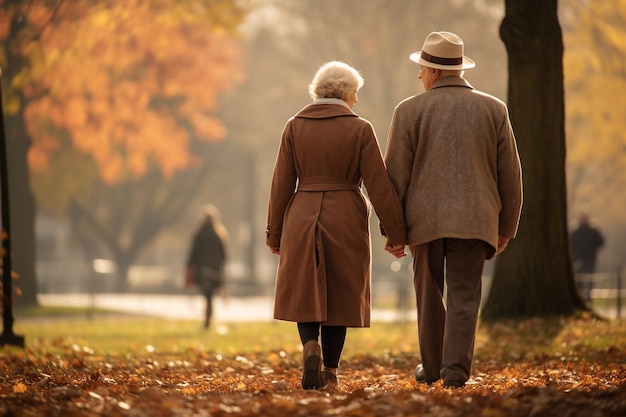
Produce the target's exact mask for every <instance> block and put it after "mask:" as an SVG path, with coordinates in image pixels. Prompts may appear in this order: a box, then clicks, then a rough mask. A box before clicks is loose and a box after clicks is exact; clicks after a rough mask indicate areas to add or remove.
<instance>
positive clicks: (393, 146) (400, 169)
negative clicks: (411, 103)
mask: <svg viewBox="0 0 626 417" xmlns="http://www.w3.org/2000/svg"><path fill="white" fill-rule="evenodd" d="M402 119H403V111H402V108H401V107H400V105H398V106H397V107H396V109H395V110H394V112H393V118H392V121H391V127H390V129H389V136H388V138H387V149H386V150H385V163H386V165H387V171H388V173H389V178H390V179H391V182H392V184H393V186H394V187H395V190H396V192H397V193H398V197H399V198H400V201H401V203H402V205H403V206H404V200H405V197H406V193H407V190H408V188H409V183H410V181H411V171H412V167H413V159H414V153H415V152H414V150H413V146H412V144H411V135H410V134H409V131H408V129H407V128H406V126H405V125H406V122H403V120H402Z"/></svg>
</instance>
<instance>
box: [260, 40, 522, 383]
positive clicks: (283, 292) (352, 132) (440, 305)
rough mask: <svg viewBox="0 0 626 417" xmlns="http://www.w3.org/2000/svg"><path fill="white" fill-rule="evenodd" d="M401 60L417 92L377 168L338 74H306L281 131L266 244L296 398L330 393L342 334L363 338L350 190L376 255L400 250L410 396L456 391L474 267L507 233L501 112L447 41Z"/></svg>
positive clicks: (471, 325) (375, 149)
mask: <svg viewBox="0 0 626 417" xmlns="http://www.w3.org/2000/svg"><path fill="white" fill-rule="evenodd" d="M410 59H411V60H412V61H414V62H416V63H417V64H419V79H421V80H422V83H423V86H424V90H425V92H424V93H422V94H419V95H416V96H413V97H410V98H407V99H405V100H404V101H402V102H401V103H400V104H398V106H397V107H396V109H395V111H394V115H393V121H392V123H391V129H390V132H389V137H388V142H387V149H386V153H385V157H384V159H383V156H382V153H381V150H380V147H379V144H378V141H377V138H376V136H375V133H374V129H373V128H372V125H371V124H370V123H369V122H368V121H367V120H365V119H363V118H361V117H359V116H358V115H357V114H355V113H354V112H353V111H352V107H353V106H354V105H355V104H356V103H357V101H358V100H357V92H358V90H359V89H360V88H361V87H362V86H363V78H362V77H361V75H360V74H359V72H358V71H357V70H355V69H354V68H352V67H350V66H349V65H346V64H345V63H342V62H336V61H334V62H329V63H326V64H324V65H323V66H322V67H321V68H319V70H318V71H317V73H316V74H315V76H314V78H313V81H312V82H311V84H310V86H309V93H310V95H311V97H312V98H313V103H312V104H309V105H307V106H306V107H304V108H303V109H302V110H300V111H299V112H298V113H297V114H296V115H295V116H293V117H292V118H290V119H289V120H288V122H287V124H286V125H285V128H284V130H283V134H282V138H281V142H280V147H279V150H278V156H277V159H276V164H275V168H274V174H273V178H272V184H271V190H270V196H269V208H268V220H267V229H266V243H267V245H268V246H269V247H270V249H271V251H272V253H275V254H278V255H279V266H278V272H277V278H276V289H275V306H274V317H275V318H276V319H278V320H286V321H292V322H296V323H297V326H298V332H299V334H300V338H301V341H302V345H303V374H302V388H304V389H319V388H324V389H334V388H335V387H336V385H337V369H338V367H339V361H340V358H341V352H342V350H343V346H344V342H345V338H346V328H347V327H369V326H370V261H371V260H370V257H371V251H370V236H369V223H368V221H369V216H370V212H369V210H370V208H369V207H370V205H369V204H368V201H367V199H366V198H365V196H364V195H363V193H362V192H361V185H364V186H365V188H366V189H367V193H368V197H369V200H370V201H371V205H372V206H373V208H374V210H375V211H376V214H377V216H378V219H379V220H380V229H381V232H382V234H383V235H384V236H386V238H387V241H386V246H385V249H386V250H387V251H388V252H390V253H391V254H392V255H393V256H396V257H398V258H400V257H402V256H405V247H406V246H408V247H409V250H410V253H411V255H412V258H413V271H414V287H415V296H416V300H417V312H418V314H417V321H418V338H419V347H420V356H421V364H419V365H418V366H417V368H416V369H415V379H416V381H417V382H418V383H426V384H432V383H435V382H437V381H439V380H440V379H441V380H443V385H444V386H445V387H462V386H463V385H464V384H465V383H466V381H467V380H468V379H469V377H470V372H471V366H472V360H473V352H474V340H475V333H476V326H477V320H478V309H479V305H480V298H481V283H482V280H481V279H482V273H483V268H484V264H485V260H486V259H490V258H492V257H494V256H495V255H497V254H499V253H500V252H502V251H503V250H504V249H505V247H506V246H507V243H508V242H509V239H511V238H513V237H514V236H515V234H516V232H517V226H518V222H519V216H520V211H521V205H522V179H521V167H520V161H519V156H518V152H517V145H516V142H515V137H514V135H513V131H512V128H511V123H510V121H509V115H508V109H507V107H506V105H505V104H504V103H503V102H502V101H500V100H499V99H497V98H495V97H493V96H490V95H488V94H485V93H482V92H479V91H477V90H475V89H474V88H473V87H472V86H471V85H470V84H469V83H468V82H467V81H466V80H465V79H464V78H463V70H465V69H469V68H472V67H474V63H473V62H472V61H471V60H470V59H469V58H467V57H466V56H465V55H464V45H463V41H462V40H461V38H459V37H458V36H457V35H455V34H453V33H450V32H433V33H431V34H430V35H428V37H427V38H426V40H425V42H424V45H423V47H422V50H421V51H419V52H415V53H413V54H411V56H410ZM444 281H445V284H446V286H445V287H444ZM444 288H445V293H444ZM320 343H321V345H320Z"/></svg>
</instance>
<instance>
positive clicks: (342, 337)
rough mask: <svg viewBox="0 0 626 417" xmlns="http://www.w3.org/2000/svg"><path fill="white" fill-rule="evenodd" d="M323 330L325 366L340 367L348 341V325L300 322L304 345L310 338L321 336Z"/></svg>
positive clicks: (299, 328)
mask: <svg viewBox="0 0 626 417" xmlns="http://www.w3.org/2000/svg"><path fill="white" fill-rule="evenodd" d="M320 327H321V330H322V356H323V358H324V366H325V367H327V368H338V367H339V359H340V358H341V352H342V351H343V344H344V342H345V341H346V326H324V325H322V324H321V323H320V322H311V323H298V332H299V333H300V340H301V341H302V346H304V344H305V343H306V342H308V341H310V340H315V341H316V342H317V339H318V338H319V336H320Z"/></svg>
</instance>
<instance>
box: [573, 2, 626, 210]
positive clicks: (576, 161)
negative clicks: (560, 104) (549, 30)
mask: <svg viewBox="0 0 626 417" xmlns="http://www.w3.org/2000/svg"><path fill="white" fill-rule="evenodd" d="M563 11H564V13H563V19H562V20H563V26H564V42H565V47H566V48H565V55H564V69H565V88H566V131H567V142H568V154H567V157H568V171H569V191H570V197H571V198H572V202H573V203H574V204H575V205H577V206H580V205H585V206H586V207H583V208H582V209H584V210H589V209H593V210H594V211H596V212H603V213H602V215H603V216H604V217H613V218H618V217H620V216H621V214H620V213H623V201H624V198H623V197H626V195H625V194H624V190H625V189H626V171H625V170H624V166H626V96H625V95H624V94H621V93H620V92H622V91H625V90H626V61H625V60H624V56H626V43H625V42H624V39H626V25H625V22H626V0H616V1H611V2H585V3H584V4H583V3H581V2H571V3H567V5H564V10H563ZM620 195H621V196H622V198H619V197H618V196H620ZM616 197H617V198H616ZM593 202H595V204H593ZM590 203H592V204H590ZM591 206H593V207H591ZM578 209H580V207H578Z"/></svg>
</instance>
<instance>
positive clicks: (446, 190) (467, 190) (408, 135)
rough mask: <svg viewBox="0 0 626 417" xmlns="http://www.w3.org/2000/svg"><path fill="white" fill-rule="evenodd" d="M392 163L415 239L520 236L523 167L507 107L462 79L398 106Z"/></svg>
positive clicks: (441, 84) (441, 83) (436, 85)
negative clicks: (518, 232) (518, 230)
mask: <svg viewBox="0 0 626 417" xmlns="http://www.w3.org/2000/svg"><path fill="white" fill-rule="evenodd" d="M385 161H386V163H387V168H388V171H389V176H390V177H391V180H392V182H393V183H394V186H395V187H396V190H397V192H398V196H399V197H400V199H401V200H402V203H403V205H404V210H405V219H406V223H407V228H408V239H409V244H410V245H420V244H423V243H426V242H430V241H433V240H436V239H441V238H458V239H480V240H483V241H485V242H487V243H489V244H490V245H491V246H492V247H493V248H494V250H495V248H497V244H498V235H500V236H505V237H509V238H513V237H515V235H516V233H517V226H518V222H519V217H520V211H521V207H522V173H521V166H520V160H519V155H518V152H517V144H516V142H515V137H514V135H513V130H512V128H511V123H510V121H509V115H508V110H507V107H506V105H505V104H504V103H503V102H502V101H501V100H499V99H497V98H495V97H493V96H490V95H488V94H485V93H482V92H480V91H477V90H475V89H474V88H472V86H471V85H470V84H469V83H468V82H467V81H465V80H464V79H462V78H460V77H446V78H442V79H439V80H437V81H436V82H435V83H434V84H433V86H432V87H431V88H430V89H429V90H428V91H426V92H425V93H423V94H420V95H417V96H414V97H410V98H408V99H406V100H404V101H403V102H401V103H400V104H398V106H397V107H396V109H395V111H394V116H393V121H392V124H391V129H390V132H389V139H388V142H387V150H386V152H385Z"/></svg>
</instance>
